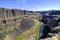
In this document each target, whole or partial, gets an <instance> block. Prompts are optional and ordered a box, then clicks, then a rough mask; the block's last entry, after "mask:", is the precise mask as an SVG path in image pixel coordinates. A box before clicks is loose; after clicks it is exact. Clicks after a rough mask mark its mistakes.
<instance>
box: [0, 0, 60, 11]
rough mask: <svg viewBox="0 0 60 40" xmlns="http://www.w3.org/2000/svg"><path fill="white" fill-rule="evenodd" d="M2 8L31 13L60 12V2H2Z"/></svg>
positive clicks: (34, 0)
mask: <svg viewBox="0 0 60 40" xmlns="http://www.w3.org/2000/svg"><path fill="white" fill-rule="evenodd" d="M0 7H4V8H15V9H22V10H30V11H41V10H60V0H0Z"/></svg>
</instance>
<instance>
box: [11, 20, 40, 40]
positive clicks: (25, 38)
mask: <svg viewBox="0 0 60 40" xmlns="http://www.w3.org/2000/svg"><path fill="white" fill-rule="evenodd" d="M33 20H34V24H33V25H32V27H31V28H30V29H28V30H26V31H23V32H22V33H20V34H18V35H16V36H15V37H14V38H13V39H12V40H38V38H39V27H40V25H41V23H40V22H39V21H38V20H37V19H33Z"/></svg>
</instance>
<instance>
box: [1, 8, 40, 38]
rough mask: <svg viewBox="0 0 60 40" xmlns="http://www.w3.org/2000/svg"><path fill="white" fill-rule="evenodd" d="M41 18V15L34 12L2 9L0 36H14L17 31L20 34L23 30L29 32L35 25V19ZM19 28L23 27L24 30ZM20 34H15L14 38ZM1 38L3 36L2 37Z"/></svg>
mask: <svg viewBox="0 0 60 40" xmlns="http://www.w3.org/2000/svg"><path fill="white" fill-rule="evenodd" d="M39 16H40V15H39V14H37V13H36V12H33V11H32V12H29V11H26V10H19V9H7V8H0V34H1V33H2V35H4V36H6V35H7V34H8V35H11V34H13V33H14V32H16V31H17V30H18V31H19V32H18V33H20V31H21V30H22V31H24V30H27V29H29V28H30V27H31V25H32V24H33V18H39ZM22 19H23V20H22ZM19 26H22V28H23V29H21V28H20V27H19ZM19 28H20V29H19ZM18 33H17V32H16V33H14V36H15V35H16V34H18ZM0 37H2V36H1V35H0ZM2 38H3V37H2ZM0 39H1V38H0Z"/></svg>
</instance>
